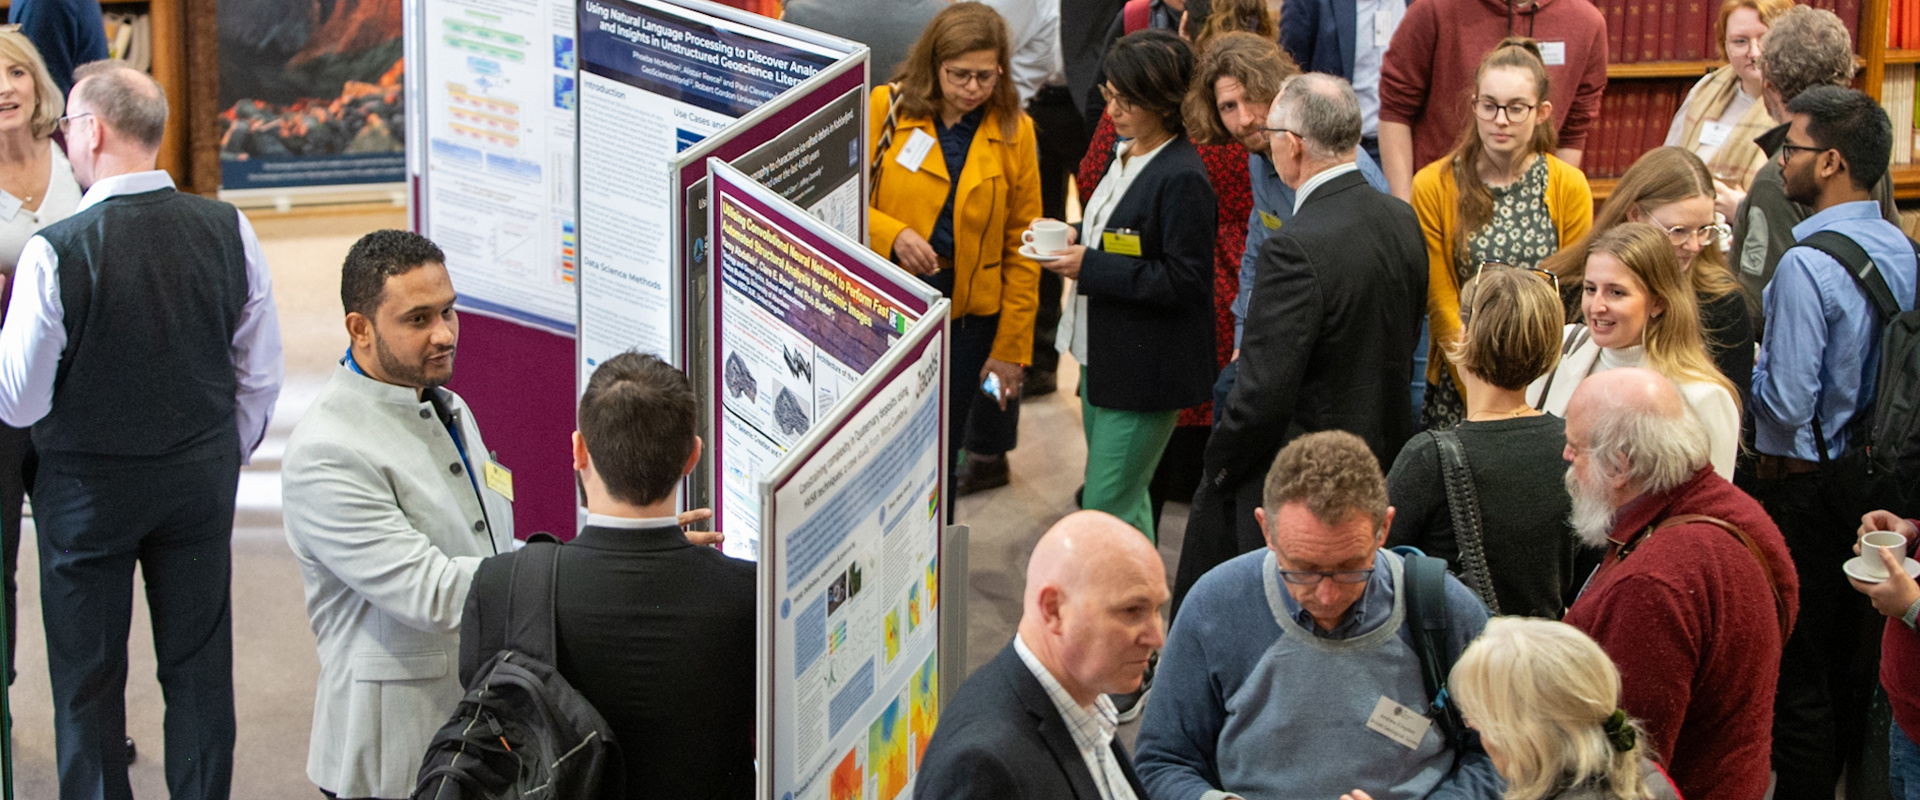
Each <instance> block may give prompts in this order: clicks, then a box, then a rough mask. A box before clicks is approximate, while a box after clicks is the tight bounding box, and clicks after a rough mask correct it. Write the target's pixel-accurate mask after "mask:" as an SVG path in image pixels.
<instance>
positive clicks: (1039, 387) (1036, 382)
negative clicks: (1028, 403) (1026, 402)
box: [1020, 367, 1060, 397]
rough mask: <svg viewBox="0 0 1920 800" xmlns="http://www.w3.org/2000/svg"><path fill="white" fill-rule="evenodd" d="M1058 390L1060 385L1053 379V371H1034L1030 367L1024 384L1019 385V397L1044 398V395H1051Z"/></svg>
mask: <svg viewBox="0 0 1920 800" xmlns="http://www.w3.org/2000/svg"><path fill="white" fill-rule="evenodd" d="M1059 389H1060V385H1059V383H1058V382H1057V381H1056V380H1055V379H1054V371H1053V370H1045V371H1042V370H1037V369H1034V368H1032V367H1028V368H1027V379H1026V381H1025V382H1023V383H1021V384H1020V396H1021V397H1044V396H1046V395H1050V394H1053V393H1054V392H1055V391H1058V390H1059Z"/></svg>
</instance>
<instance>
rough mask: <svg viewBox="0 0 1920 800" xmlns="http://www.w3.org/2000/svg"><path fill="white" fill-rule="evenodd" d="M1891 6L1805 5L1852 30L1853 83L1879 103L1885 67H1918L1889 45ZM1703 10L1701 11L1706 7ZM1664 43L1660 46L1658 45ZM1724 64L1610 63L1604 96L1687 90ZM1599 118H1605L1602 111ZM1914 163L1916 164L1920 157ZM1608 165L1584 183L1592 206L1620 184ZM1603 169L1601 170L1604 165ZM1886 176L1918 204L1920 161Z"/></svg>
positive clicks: (1706, 1) (1709, 22) (1707, 2)
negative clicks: (1590, 190) (1854, 48)
mask: <svg viewBox="0 0 1920 800" xmlns="http://www.w3.org/2000/svg"><path fill="white" fill-rule="evenodd" d="M1596 2H1597V4H1598V5H1600V6H1601V9H1602V12H1603V13H1606V12H1607V11H1608V10H1609V9H1608V7H1607V6H1608V5H1609V4H1610V3H1622V4H1623V5H1622V6H1621V8H1622V9H1625V8H1626V6H1625V5H1624V3H1629V2H1631V3H1634V4H1642V3H1644V5H1642V8H1643V9H1644V8H1646V7H1648V6H1653V5H1656V4H1664V3H1666V2H1668V0H1596ZM1677 2H1678V3H1679V4H1681V5H1682V9H1683V10H1682V12H1681V13H1682V15H1683V18H1684V15H1687V14H1691V13H1692V10H1693V0H1677ZM1699 2H1700V3H1701V4H1702V5H1703V6H1705V7H1708V8H1710V9H1711V10H1712V11H1713V12H1714V13H1715V15H1717V12H1718V9H1719V2H1718V1H1717V0H1699ZM1902 2H1920V0H1902ZM1893 3H1894V0H1813V2H1810V3H1808V4H1809V5H1813V6H1816V7H1820V8H1825V9H1827V10H1829V11H1832V12H1834V13H1835V14H1838V15H1839V16H1840V18H1841V20H1842V21H1843V22H1845V23H1847V26H1848V27H1849V28H1850V29H1852V30H1853V31H1854V33H1855V39H1854V40H1855V42H1856V43H1857V47H1858V55H1857V56H1856V57H1855V59H1854V62H1855V64H1856V65H1857V67H1858V75H1857V78H1856V80H1857V82H1858V85H1859V86H1860V88H1861V89H1863V90H1864V91H1866V92H1867V93H1868V94H1871V95H1872V96H1873V97H1874V98H1875V99H1884V98H1883V97H1882V93H1883V90H1884V89H1885V88H1886V85H1887V80H1888V74H1887V73H1888V70H1887V68H1888V67H1889V66H1895V67H1908V66H1909V65H1920V47H1914V48H1907V49H1900V48H1893V47H1889V46H1888V41H1889V40H1888V31H1889V27H1890V24H1891V21H1890V16H1891V13H1890V12H1891V9H1892V6H1893ZM1702 10H1703V11H1704V10H1705V9H1702ZM1849 17H1852V18H1849ZM1616 19H1622V20H1624V19H1626V12H1625V11H1624V10H1622V11H1619V12H1618V13H1617V14H1616V15H1613V16H1609V17H1608V23H1609V25H1612V24H1613V23H1614V21H1615V20H1616ZM1692 19H1700V20H1703V22H1702V23H1701V24H1702V25H1704V27H1705V28H1706V31H1705V36H1706V37H1708V38H1709V39H1710V38H1711V37H1712V26H1713V23H1714V21H1715V16H1708V15H1706V14H1704V13H1703V14H1702V15H1701V16H1699V17H1692ZM1663 27H1664V26H1663ZM1683 27H1684V25H1683ZM1633 30H1634V29H1633V28H1632V27H1628V28H1627V29H1626V31H1624V32H1623V33H1625V34H1631V33H1632V32H1633ZM1663 32H1664V31H1663ZM1687 36H1688V34H1687V33H1685V32H1682V33H1681V34H1680V37H1679V38H1680V39H1681V40H1682V41H1683V42H1684V40H1685V39H1686V38H1687ZM1665 44H1666V43H1665V42H1662V46H1664V45H1665ZM1706 47H1707V49H1708V50H1709V51H1711V52H1712V53H1715V54H1717V51H1718V44H1717V43H1715V42H1711V41H1708V42H1706ZM1681 49H1683V50H1684V49H1686V46H1685V45H1684V44H1683V45H1682V47H1681ZM1614 52H1619V50H1618V49H1616V50H1615V51H1614ZM1646 52H1647V51H1646V50H1645V49H1642V50H1639V51H1635V50H1633V49H1632V48H1627V52H1625V53H1623V55H1625V56H1627V57H1632V56H1635V55H1644V54H1645V53H1646ZM1656 52H1661V53H1663V54H1664V53H1666V52H1672V49H1671V48H1670V47H1668V48H1667V49H1663V50H1658V51H1656ZM1725 63H1726V62H1725V61H1724V60H1695V59H1653V60H1644V59H1643V60H1631V61H1623V62H1621V63H1613V64H1609V65H1608V66H1607V80H1608V86H1607V90H1608V93H1609V94H1613V93H1615V92H1616V91H1625V92H1628V93H1632V92H1643V91H1647V89H1646V88H1644V87H1647V86H1659V85H1670V84H1679V83H1681V82H1685V83H1686V84H1687V85H1688V86H1691V83H1692V81H1695V80H1698V79H1699V78H1700V77H1701V76H1703V75H1706V74H1707V73H1709V72H1712V71H1713V70H1715V69H1718V68H1719V67H1720V66H1721V65H1722V64H1725ZM1683 91H1684V90H1683ZM1667 113H1668V115H1669V117H1670V116H1671V113H1672V112H1671V111H1668V112H1667ZM1602 117H1603V118H1604V117H1605V114H1604V112H1603V114H1602ZM1660 124H1661V126H1662V129H1663V130H1664V125H1665V124H1666V123H1665V121H1664V120H1661V121H1660ZM1904 128H1905V126H1901V125H1896V126H1895V129H1896V134H1897V133H1898V132H1899V131H1900V130H1903V129H1904ZM1643 151H1644V150H1643ZM1916 160H1920V158H1917V159H1916ZM1612 161H1613V162H1614V163H1613V165H1612V166H1613V167H1614V169H1611V170H1604V169H1603V171H1602V172H1601V174H1599V175H1592V174H1591V173H1590V177H1589V183H1590V184H1591V186H1592V187H1593V197H1594V201H1595V202H1596V203H1598V202H1603V201H1605V200H1606V198H1607V197H1608V195H1610V194H1611V193H1612V191H1613V187H1614V186H1615V185H1616V184H1617V183H1619V181H1618V179H1617V175H1618V171H1619V170H1621V169H1624V166H1622V163H1621V159H1620V158H1619V157H1617V156H1616V157H1615V158H1614V159H1612ZM1631 162H1632V159H1631V158H1627V159H1625V161H1624V163H1627V164H1630V163H1631ZM1588 163H1591V162H1588ZM1602 166H1603V167H1605V166H1606V165H1602ZM1890 172H1891V175H1892V176H1893V185H1894V196H1895V197H1896V198H1898V199H1901V200H1920V163H1911V164H1896V165H1894V166H1893V167H1892V168H1891V170H1890Z"/></svg>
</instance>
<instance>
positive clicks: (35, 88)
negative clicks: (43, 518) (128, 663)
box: [0, 25, 80, 683]
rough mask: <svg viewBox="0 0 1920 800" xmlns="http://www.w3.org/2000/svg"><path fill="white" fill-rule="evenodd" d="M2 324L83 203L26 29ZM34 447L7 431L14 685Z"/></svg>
mask: <svg viewBox="0 0 1920 800" xmlns="http://www.w3.org/2000/svg"><path fill="white" fill-rule="evenodd" d="M0 70H5V71H6V80H5V81H0V280H4V281H5V288H4V289H0V319H4V318H5V314H6V308H7V304H8V303H9V302H10V300H11V298H12V296H13V270H14V267H15V266H16V265H17V264H18V263H19V262H20V253H21V251H22V250H25V249H26V246H27V240H28V239H32V238H33V236H34V234H36V233H38V232H39V231H40V229H41V228H44V227H46V226H48V225H52V224H53V223H55V222H59V221H60V220H63V219H66V218H67V217H68V216H71V215H72V214H73V210H74V208H75V207H77V206H79V205H80V184H79V183H76V182H75V181H74V179H73V166H72V165H71V164H68V163H67V157H66V154H64V153H62V152H60V147H59V146H58V145H56V144H55V143H54V141H53V132H54V130H56V129H57V128H59V127H60V125H61V116H60V115H61V113H62V112H63V111H64V110H65V108H66V100H65V99H64V98H63V97H62V96H61V93H60V88H59V87H58V86H56V85H55V84H54V82H53V77H52V75H51V74H50V73H48V72H47V65H46V62H45V61H43V60H41V58H40V51H39V50H37V49H35V48H34V46H33V42H31V41H28V40H27V37H26V35H25V34H22V33H20V30H19V26H14V25H9V26H6V27H4V28H0ZM32 462H33V441H32V437H31V435H30V434H29V433H28V430H27V429H26V428H13V427H8V426H6V425H0V538H3V539H4V550H5V558H6V590H7V597H6V603H7V612H6V613H7V664H6V668H7V674H6V679H7V682H8V683H12V682H13V643H14V639H15V636H14V631H15V630H16V628H15V626H14V619H15V612H14V594H15V587H14V569H15V565H16V564H17V563H18V558H17V557H18V556H19V554H20V504H21V502H22V501H23V500H24V499H25V497H26V487H27V485H28V483H29V482H30V481H31V480H32V475H31V472H32V469H31V466H30V464H31V463H32Z"/></svg>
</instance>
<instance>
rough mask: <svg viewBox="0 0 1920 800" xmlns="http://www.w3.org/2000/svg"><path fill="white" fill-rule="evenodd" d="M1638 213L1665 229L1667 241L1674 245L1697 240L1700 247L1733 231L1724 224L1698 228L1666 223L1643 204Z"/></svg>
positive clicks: (1730, 234)
mask: <svg viewBox="0 0 1920 800" xmlns="http://www.w3.org/2000/svg"><path fill="white" fill-rule="evenodd" d="M1640 213H1641V214H1645V215H1646V217H1647V219H1649V220H1652V221H1653V224H1654V226H1655V227H1658V228H1660V229H1661V230H1663V231H1666V232H1667V241H1670V242H1672V243H1673V245H1674V246H1675V247H1679V246H1681V245H1684V244H1687V243H1689V242H1699V243H1700V246H1701V247H1705V246H1707V245H1709V244H1713V243H1715V242H1720V241H1723V240H1725V239H1728V238H1731V237H1732V236H1733V231H1732V230H1731V229H1730V228H1728V227H1727V226H1725V225H1720V224H1712V225H1702V226H1700V227H1698V228H1689V227H1686V226H1684V225H1668V224H1667V223H1664V222H1661V221H1660V218H1659V217H1656V216H1654V215H1653V212H1652V211H1648V210H1647V209H1646V208H1645V207H1644V206H1643V207H1641V209H1640Z"/></svg>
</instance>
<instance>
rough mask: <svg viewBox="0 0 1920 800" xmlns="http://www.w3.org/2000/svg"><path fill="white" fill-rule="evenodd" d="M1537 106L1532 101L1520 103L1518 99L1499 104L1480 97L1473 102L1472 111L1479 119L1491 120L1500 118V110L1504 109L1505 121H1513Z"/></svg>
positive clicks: (1529, 112)
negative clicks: (1505, 113)
mask: <svg viewBox="0 0 1920 800" xmlns="http://www.w3.org/2000/svg"><path fill="white" fill-rule="evenodd" d="M1538 107H1539V106H1536V105H1534V104H1532V103H1522V102H1520V101H1518V100H1515V101H1513V102H1511V103H1506V104H1501V103H1496V102H1493V101H1492V100H1487V99H1484V98H1482V99H1480V100H1475V101H1474V102H1473V113H1474V114H1476V115H1478V116H1479V117H1480V118H1481V119H1484V120H1486V121H1488V122H1492V121H1494V120H1496V119H1499V118H1500V112H1502V111H1505V112H1507V121H1508V122H1513V121H1516V120H1519V119H1520V118H1522V117H1525V116H1526V115H1528V114H1531V113H1533V110H1534V109H1535V108H1538Z"/></svg>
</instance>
